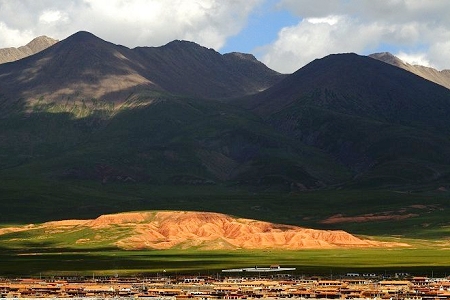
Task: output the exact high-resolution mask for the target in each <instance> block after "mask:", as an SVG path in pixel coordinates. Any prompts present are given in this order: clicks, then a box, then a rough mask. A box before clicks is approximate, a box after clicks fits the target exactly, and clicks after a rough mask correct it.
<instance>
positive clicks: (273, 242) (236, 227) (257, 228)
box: [0, 211, 404, 250]
mask: <svg viewBox="0 0 450 300" xmlns="http://www.w3.org/2000/svg"><path fill="white" fill-rule="evenodd" d="M38 228H39V229H44V231H45V232H47V233H49V232H51V233H53V234H54V233H68V232H70V231H72V232H73V231H80V230H85V229H90V230H92V231H93V236H92V237H88V236H86V237H84V238H83V239H80V240H78V241H76V243H77V244H86V245H88V244H89V243H91V242H96V243H97V242H99V241H101V240H102V236H103V237H105V239H107V240H108V241H110V242H112V243H113V244H114V245H116V246H117V247H119V248H122V249H129V250H136V249H171V248H182V249H187V248H192V247H195V248H198V249H203V250H216V249H284V250H299V249H332V248H343V247H346V248H355V247H358V248H359V247H393V246H400V244H394V243H383V242H378V241H374V240H368V239H361V238H358V237H356V236H354V235H351V234H349V233H347V232H345V231H342V230H315V229H309V228H302V227H298V226H292V225H282V224H273V223H269V222H263V221H258V220H252V219H243V218H234V217H231V216H228V215H224V214H219V213H211V212H192V211H146V212H127V213H120V214H110V215H102V216H100V217H98V218H96V219H93V220H65V221H54V222H47V223H44V224H41V225H27V226H25V227H23V228H17V227H16V228H11V229H4V230H3V231H2V232H0V234H4V233H8V232H17V231H26V230H36V229H38ZM118 228H119V229H120V232H122V233H123V232H127V234H125V235H123V234H122V235H121V236H120V237H119V236H118V237H117V238H115V239H112V238H111V235H108V234H107V233H108V230H111V232H113V231H114V230H117V229H118ZM403 246H404V245H403Z"/></svg>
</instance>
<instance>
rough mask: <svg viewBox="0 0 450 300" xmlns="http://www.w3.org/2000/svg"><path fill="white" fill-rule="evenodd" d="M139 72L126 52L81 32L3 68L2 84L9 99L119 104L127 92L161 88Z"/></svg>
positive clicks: (136, 65) (138, 66)
mask: <svg viewBox="0 0 450 300" xmlns="http://www.w3.org/2000/svg"><path fill="white" fill-rule="evenodd" d="M142 69H143V67H142V66H141V64H140V63H139V62H136V61H133V59H132V52H131V50H129V49H128V48H125V47H121V46H116V45H114V44H111V43H109V42H106V41H103V40H101V39H99V38H97V37H96V36H94V35H92V34H90V33H88V32H79V33H76V34H74V35H72V36H70V37H69V38H67V39H65V40H63V41H61V42H59V43H58V44H56V45H54V46H53V47H50V48H47V49H46V50H44V51H42V52H40V53H38V54H36V55H33V56H29V57H27V58H25V59H23V60H20V61H17V62H13V63H9V64H5V65H1V66H0V74H2V75H0V76H2V81H1V83H0V85H1V90H2V93H4V94H6V95H7V96H8V97H9V98H10V99H11V100H16V99H19V98H24V99H25V100H27V101H29V100H30V99H39V98H41V97H43V98H45V99H47V100H58V101H61V100H64V101H66V99H67V98H80V99H91V98H102V97H106V100H122V99H124V98H126V96H127V95H128V93H129V91H128V90H129V89H133V88H136V87H140V88H141V89H142V88H151V89H156V90H158V89H160V88H159V87H158V86H157V85H156V84H154V83H152V82H150V81H149V80H148V79H146V78H144V77H143V76H142V75H140V73H141V72H142ZM115 93H119V95H116V94H115ZM108 96H114V97H108Z"/></svg>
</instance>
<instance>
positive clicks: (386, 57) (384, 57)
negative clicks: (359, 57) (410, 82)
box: [369, 52, 406, 67]
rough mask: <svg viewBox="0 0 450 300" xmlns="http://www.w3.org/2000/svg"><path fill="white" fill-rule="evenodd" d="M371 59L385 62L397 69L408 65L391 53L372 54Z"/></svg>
mask: <svg viewBox="0 0 450 300" xmlns="http://www.w3.org/2000/svg"><path fill="white" fill-rule="evenodd" d="M369 57H371V58H374V59H377V60H379V61H383V62H385V63H388V64H391V65H393V66H396V67H403V66H404V65H406V63H405V62H404V61H403V60H401V59H400V58H398V57H397V56H395V55H393V54H392V53H390V52H379V53H373V54H370V55H369Z"/></svg>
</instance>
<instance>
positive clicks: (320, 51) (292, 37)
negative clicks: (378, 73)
mask: <svg viewBox="0 0 450 300" xmlns="http://www.w3.org/2000/svg"><path fill="white" fill-rule="evenodd" d="M381 34H382V28H380V27H379V25H377V24H361V23H358V22H357V21H355V20H353V19H351V18H348V17H345V16H339V17H337V16H332V17H326V18H322V19H321V20H320V21H318V20H317V19H314V20H313V21H312V22H311V19H304V20H303V21H301V22H300V23H299V24H298V25H296V26H292V27H286V28H283V29H282V30H281V31H280V33H279V35H278V39H277V40H276V41H275V42H274V43H273V44H271V45H268V46H266V47H265V48H263V49H262V52H265V55H263V57H262V60H263V62H265V63H266V64H267V65H268V66H269V67H272V68H274V69H276V70H278V71H280V72H284V73H290V72H294V71H296V70H297V69H299V68H300V67H301V66H303V65H305V64H307V63H309V62H310V61H312V60H314V59H316V58H320V57H323V56H325V55H327V54H330V53H342V52H360V51H362V50H364V49H365V48H366V47H374V46H375V44H374V43H373V41H374V40H376V39H378V38H379V36H380V35H381Z"/></svg>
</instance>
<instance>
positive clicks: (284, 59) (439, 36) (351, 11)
mask: <svg viewBox="0 0 450 300" xmlns="http://www.w3.org/2000/svg"><path fill="white" fill-rule="evenodd" d="M278 7H279V8H280V9H287V10H289V11H291V12H292V13H294V14H295V15H296V16H298V17H299V19H300V20H302V21H300V22H299V23H298V24H297V25H296V26H291V27H286V28H282V29H281V30H280V31H279V35H278V38H277V40H276V41H274V42H273V43H272V44H270V45H266V46H264V47H262V48H260V49H259V50H260V52H262V53H263V55H261V57H262V60H263V62H265V63H266V64H267V65H268V66H269V67H271V68H273V69H276V70H278V71H281V72H288V73H289V72H293V71H295V70H297V69H298V68H300V67H302V66H303V65H305V64H306V63H308V62H310V61H312V60H313V59H315V58H320V57H323V56H325V55H327V54H331V53H340V52H356V53H359V54H370V53H371V52H374V51H377V50H378V51H386V50H381V49H380V48H383V47H385V48H387V51H392V52H396V53H399V54H402V55H403V58H405V59H407V60H408V61H410V62H413V61H415V62H418V63H423V64H427V65H432V66H435V67H437V68H441V69H443V68H450V42H447V41H449V40H450V18H449V17H448V16H449V15H450V6H449V5H448V0H433V1H421V0H385V1H382V2H380V1H373V0H315V1H310V0H280V2H279V4H278Z"/></svg>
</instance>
